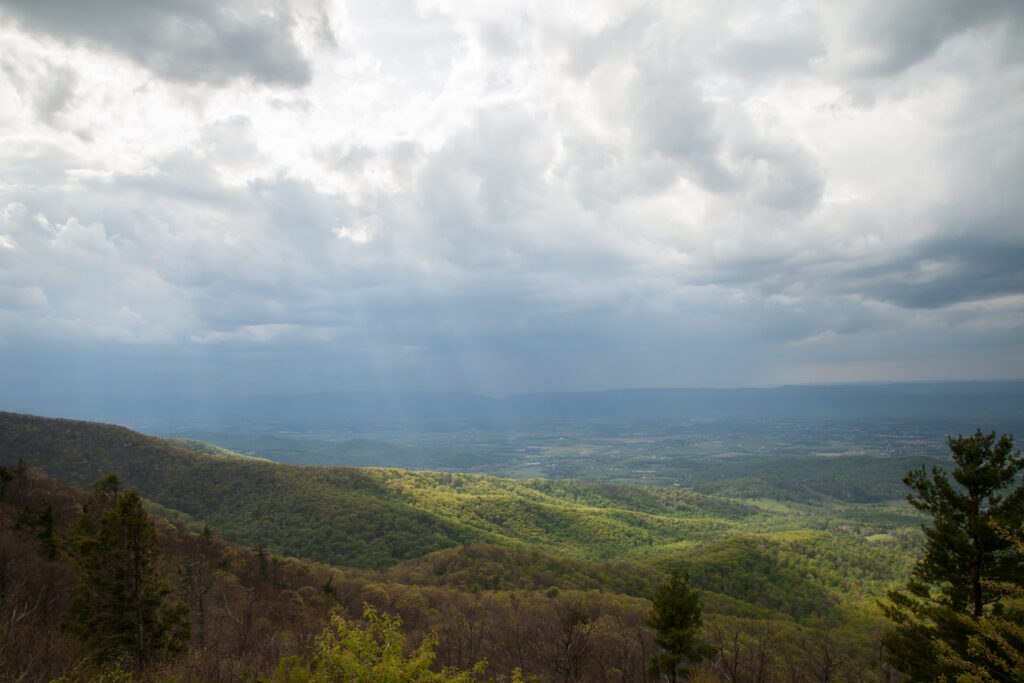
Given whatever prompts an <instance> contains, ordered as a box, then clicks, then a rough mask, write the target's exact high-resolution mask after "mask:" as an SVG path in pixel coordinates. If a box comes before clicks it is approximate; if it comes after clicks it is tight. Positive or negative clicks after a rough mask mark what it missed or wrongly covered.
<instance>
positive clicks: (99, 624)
mask: <svg viewBox="0 0 1024 683" xmlns="http://www.w3.org/2000/svg"><path fill="white" fill-rule="evenodd" d="M78 533H79V535H78V537H77V538H76V539H75V542H74V546H75V563H76V565H77V567H78V572H79V578H78V585H77V587H76V589H75V591H74V594H73V595H72V600H71V606H70V608H69V609H68V612H67V614H66V615H65V621H64V624H63V627H64V629H65V630H67V631H69V632H71V633H74V634H76V635H78V636H79V637H80V638H81V639H82V641H83V642H84V643H85V645H86V647H88V649H89V650H90V652H91V653H92V655H93V657H94V658H95V659H96V660H97V661H100V662H115V663H118V664H122V665H128V666H139V665H141V664H144V663H145V662H147V661H149V660H151V659H152V658H154V657H155V656H158V655H161V654H166V653H170V652H176V651H180V650H182V649H183V648H184V647H185V645H186V644H187V642H188V639H189V637H190V627H189V624H188V621H187V620H186V617H185V612H186V611H187V608H186V607H185V606H184V605H182V604H180V603H179V604H176V605H169V604H166V602H165V597H166V596H167V595H168V593H170V590H169V589H168V588H167V587H166V586H164V585H163V583H162V582H161V581H160V580H159V578H158V577H157V574H156V565H155V562H156V558H157V556H158V555H159V548H158V547H157V538H156V530H155V528H154V526H153V522H152V521H151V520H150V519H149V516H148V515H147V514H146V510H145V509H144V508H143V506H142V498H141V497H140V496H139V494H138V493H137V492H136V491H129V492H127V493H120V492H119V490H118V481H117V477H116V476H114V475H110V476H108V477H106V478H104V479H102V480H101V481H100V482H98V483H97V485H96V487H95V488H94V491H93V494H92V496H90V499H89V501H88V502H87V503H86V505H85V506H84V509H83V514H82V518H81V519H80V520H79V523H78Z"/></svg>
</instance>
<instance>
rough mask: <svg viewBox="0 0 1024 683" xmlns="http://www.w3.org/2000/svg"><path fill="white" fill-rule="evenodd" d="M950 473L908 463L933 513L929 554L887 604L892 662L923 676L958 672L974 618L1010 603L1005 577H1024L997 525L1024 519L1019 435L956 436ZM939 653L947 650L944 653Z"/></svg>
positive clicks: (1014, 581) (918, 496) (1021, 561)
mask: <svg viewBox="0 0 1024 683" xmlns="http://www.w3.org/2000/svg"><path fill="white" fill-rule="evenodd" d="M948 442H949V448H950V451H951V452H952V455H953V461H954V463H955V464H956V468H955V469H954V470H953V472H952V480H950V478H949V477H947V475H946V473H945V472H944V471H943V470H942V469H941V468H937V467H933V468H932V470H931V472H927V471H925V468H924V467H923V466H922V467H921V468H920V469H918V470H912V471H910V472H909V473H908V474H907V476H906V477H904V479H903V482H904V483H905V484H906V485H907V486H909V487H910V488H911V489H912V492H911V493H910V494H909V495H908V496H907V500H908V501H910V504H911V505H913V506H914V507H915V508H917V509H918V510H920V511H921V512H924V513H925V514H927V515H928V516H929V517H930V518H931V522H930V524H929V525H925V526H924V534H925V554H924V557H922V558H921V560H920V561H919V562H918V563H917V565H916V566H915V567H914V569H913V573H912V575H911V578H910V580H909V582H908V583H907V586H906V588H905V589H904V590H900V591H889V595H888V597H889V601H888V603H886V604H883V605H882V609H883V610H884V612H885V613H886V616H888V617H889V619H891V620H892V621H893V623H894V624H895V628H894V630H893V631H892V632H891V633H890V634H888V635H887V636H886V638H885V639H884V641H883V643H884V645H885V647H886V650H887V652H888V657H889V661H890V663H891V664H892V665H893V666H894V667H895V668H897V669H899V670H900V671H903V672H905V673H907V674H910V675H911V676H912V677H913V678H914V680H917V681H937V680H945V679H947V678H948V679H950V680H955V679H956V675H957V672H956V671H954V670H953V669H952V668H951V667H950V666H949V663H948V662H949V661H950V660H951V659H953V658H958V659H961V660H964V661H969V660H971V659H972V657H974V656H975V655H974V654H972V652H971V647H970V635H971V631H972V629H971V625H972V624H976V623H978V622H979V621H980V620H982V619H984V618H986V617H989V616H993V615H995V616H999V615H1001V614H1002V613H1003V611H1004V605H1003V604H1002V602H1003V600H1002V599H1003V596H1004V595H1005V591H1004V590H998V589H995V588H994V586H996V585H997V584H999V585H1024V558H1022V556H1021V555H1020V553H1018V552H1016V551H1015V548H1014V546H1013V543H1012V541H1011V540H1010V539H1008V538H1007V537H1006V535H1005V534H1002V535H1001V534H1000V533H999V532H998V528H999V527H1000V526H1002V527H1009V528H1017V527H1018V526H1019V525H1020V523H1021V521H1022V520H1024V486H1021V483H1020V478H1019V473H1020V471H1021V469H1024V458H1022V457H1021V455H1020V452H1015V451H1014V450H1013V437H1011V436H1007V435H1005V434H1004V435H1003V436H1002V437H1001V438H1000V439H999V440H996V436H995V433H994V432H993V433H990V434H982V432H981V430H978V431H977V432H975V433H974V434H973V435H972V436H968V437H964V436H958V437H957V438H955V439H954V438H952V437H950V438H949V440H948ZM940 655H941V656H940Z"/></svg>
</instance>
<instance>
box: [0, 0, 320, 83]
mask: <svg viewBox="0 0 1024 683" xmlns="http://www.w3.org/2000/svg"><path fill="white" fill-rule="evenodd" d="M255 10H259V11H255ZM290 11H291V10H290V7H289V6H288V5H287V4H286V3H283V2H269V3H262V4H261V6H259V7H253V6H252V4H250V3H246V2H242V3H231V2H205V1H204V0H180V1H177V2H162V1H160V0H65V1H58V0H45V1H42V2H34V1H25V0H3V1H2V2H0V18H2V17H3V16H4V15H7V16H8V17H13V18H14V19H15V20H17V21H18V22H19V23H21V24H22V25H24V26H25V27H26V28H27V29H30V30H33V31H44V32H46V33H49V34H51V35H53V36H54V37H56V38H58V39H60V40H63V41H67V42H70V43H75V42H84V43H87V44H90V45H96V46H101V47H104V48H107V49H110V50H114V51H116V52H119V53H121V54H123V55H125V56H127V57H129V58H130V59H132V60H134V61H136V62H138V63H139V64H141V65H143V66H145V67H146V68H148V69H151V70H152V71H153V72H154V73H156V74H158V75H160V76H162V77H164V78H168V79H172V80H176V81H188V82H202V83H209V84H211V85H222V84H224V83H226V82H228V81H230V80H232V79H235V78H250V79H252V80H254V81H260V82H264V83H268V84H277V85H289V86H299V85H304V84H306V83H307V82H309V79H310V67H309V64H308V63H307V62H306V60H305V58H304V57H303V55H302V52H301V50H300V49H299V46H298V45H297V44H296V42H295V39H294V38H293V36H292V29H293V27H294V19H293V18H292V16H291V14H290Z"/></svg>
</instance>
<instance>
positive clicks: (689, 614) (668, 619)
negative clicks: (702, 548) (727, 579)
mask: <svg viewBox="0 0 1024 683" xmlns="http://www.w3.org/2000/svg"><path fill="white" fill-rule="evenodd" d="M689 578H690V577H689V576H686V577H683V576H681V575H680V574H679V570H678V569H674V570H672V575H671V576H669V578H668V579H667V580H666V581H665V582H664V583H662V584H661V585H659V586H658V587H657V588H656V589H655V591H654V594H653V595H652V596H651V612H650V615H649V616H648V618H647V625H648V626H650V627H651V628H653V629H654V631H655V633H654V643H655V645H657V646H658V647H660V648H661V649H662V650H663V652H662V653H661V654H658V655H655V656H654V657H653V658H652V659H651V661H650V662H649V663H648V665H647V675H648V676H649V677H650V678H652V679H659V678H663V679H665V680H668V681H672V682H674V681H676V680H678V677H679V676H687V675H689V674H690V671H689V670H688V669H686V668H685V667H684V662H700V661H701V660H703V659H706V658H708V657H713V656H714V655H715V653H716V649H715V648H714V647H713V646H711V645H707V644H705V643H701V642H700V641H699V640H698V639H697V636H698V633H699V632H700V627H701V623H702V616H701V608H700V592H699V591H696V590H693V589H692V588H690V586H689Z"/></svg>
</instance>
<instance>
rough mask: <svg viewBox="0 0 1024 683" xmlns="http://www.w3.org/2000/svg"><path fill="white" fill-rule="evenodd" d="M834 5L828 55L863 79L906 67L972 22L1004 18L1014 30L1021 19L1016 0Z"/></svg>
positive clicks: (1023, 11)
mask: <svg viewBox="0 0 1024 683" xmlns="http://www.w3.org/2000/svg"><path fill="white" fill-rule="evenodd" d="M837 7H838V8H839V11H838V12H837V13H836V15H835V17H834V21H835V22H836V25H835V26H834V29H833V30H834V31H835V33H836V34H840V35H841V38H840V40H839V41H838V44H837V45H835V47H834V48H833V50H834V55H833V56H834V57H835V58H836V59H837V61H838V62H839V63H840V64H841V65H842V67H841V68H842V70H843V71H844V72H845V73H846V74H849V75H852V76H857V77H868V78H879V77H887V76H893V75H895V74H898V73H901V72H903V71H906V70H907V69H909V68H911V67H912V66H914V65H915V64H917V63H919V62H921V61H923V60H925V59H927V58H929V57H930V56H932V55H933V54H934V53H935V51H936V50H937V49H938V48H939V47H940V46H941V45H942V44H943V43H944V42H946V41H947V40H949V39H950V38H952V37H953V36H956V35H958V34H961V33H964V32H966V31H969V30H971V29H972V28H974V27H977V26H983V25H985V24H988V23H991V22H995V21H1009V22H1011V23H1012V24H1014V25H1016V27H1017V29H1018V30H1019V28H1020V26H1021V22H1022V21H1024V3H1020V2H1018V1H1017V0H978V1H977V2H961V1H960V0H910V1H904V2H887V1H886V0H875V1H873V2H855V3H845V2H841V3H838V4H837ZM840 22H841V23H840Z"/></svg>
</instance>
